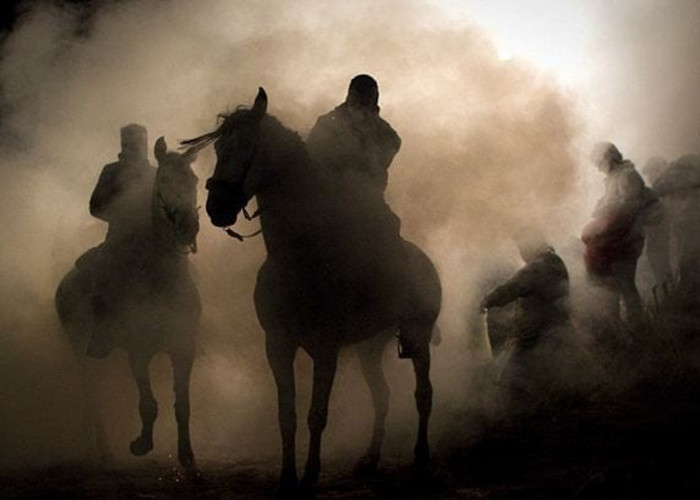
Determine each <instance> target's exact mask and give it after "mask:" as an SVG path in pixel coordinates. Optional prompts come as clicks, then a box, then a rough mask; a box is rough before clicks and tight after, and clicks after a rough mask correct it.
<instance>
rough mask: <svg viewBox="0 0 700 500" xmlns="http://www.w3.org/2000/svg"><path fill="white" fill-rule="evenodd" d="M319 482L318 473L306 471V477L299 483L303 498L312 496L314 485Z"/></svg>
mask: <svg viewBox="0 0 700 500" xmlns="http://www.w3.org/2000/svg"><path fill="white" fill-rule="evenodd" d="M317 482H318V474H313V473H311V474H309V473H305V474H304V477H302V478H301V482H300V483H299V490H298V491H299V493H300V496H301V497H302V498H312V497H313V491H314V486H316V483H317Z"/></svg>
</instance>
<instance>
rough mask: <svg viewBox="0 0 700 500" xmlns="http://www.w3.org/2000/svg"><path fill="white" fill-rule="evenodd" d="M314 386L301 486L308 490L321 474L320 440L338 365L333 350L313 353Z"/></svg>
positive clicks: (336, 354) (324, 426)
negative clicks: (306, 453) (307, 451)
mask: <svg viewBox="0 0 700 500" xmlns="http://www.w3.org/2000/svg"><path fill="white" fill-rule="evenodd" d="M313 360H314V383H313V384H314V385H313V392H312V396H311V408H309V417H308V425H309V453H308V455H307V457H306V467H305V468H304V477H303V478H302V480H301V484H302V486H303V487H305V488H310V487H312V486H313V485H315V484H316V482H317V481H318V475H319V473H320V472H321V438H322V436H323V431H324V429H325V428H326V422H327V421H328V400H329V399H330V396H331V389H332V388H333V379H334V378H335V370H336V366H337V363H338V351H337V350H336V349H335V348H332V347H331V348H329V349H326V350H322V351H321V352H318V353H314V356H313Z"/></svg>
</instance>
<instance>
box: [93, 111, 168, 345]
mask: <svg viewBox="0 0 700 500" xmlns="http://www.w3.org/2000/svg"><path fill="white" fill-rule="evenodd" d="M121 148H122V151H121V153H120V154H119V161H117V162H114V163H110V164H108V165H106V166H105V167H104V168H103V169H102V173H101V174H100V178H99V180H98V181H97V185H96V186H95V189H94V191H93V193H92V196H91V197H90V214H91V215H93V216H94V217H97V218H98V219H101V220H103V221H105V222H107V223H108V229H107V236H106V238H105V241H104V243H103V244H102V245H100V246H99V247H97V249H96V250H95V253H94V255H93V257H94V258H95V259H97V263H96V265H95V266H94V267H93V269H94V272H93V297H92V304H93V310H94V311H93V312H94V323H93V331H92V341H91V342H90V344H89V345H88V355H89V356H91V357H96V358H101V357H104V356H106V355H107V354H109V352H110V351H111V350H112V349H113V348H114V335H113V332H110V331H109V329H110V328H109V324H110V322H109V321H107V317H108V316H109V315H110V312H111V311H113V309H114V307H113V306H114V304H115V303H117V302H119V300H120V299H121V298H123V297H124V296H125V294H126V292H127V290H128V289H129V287H130V285H131V283H130V281H132V280H133V278H134V276H138V275H139V273H140V272H141V271H142V270H143V268H144V266H145V261H144V259H145V257H147V256H148V254H149V252H148V251H147V250H148V249H147V246H148V245H149V244H150V234H151V203H152V192H153V182H154V179H155V175H156V169H155V168H154V167H153V166H152V165H151V164H150V163H149V162H148V157H147V151H148V136H147V132H146V129H145V128H144V127H143V126H141V125H136V124H131V125H127V126H125V127H122V129H121ZM88 255H89V254H88Z"/></svg>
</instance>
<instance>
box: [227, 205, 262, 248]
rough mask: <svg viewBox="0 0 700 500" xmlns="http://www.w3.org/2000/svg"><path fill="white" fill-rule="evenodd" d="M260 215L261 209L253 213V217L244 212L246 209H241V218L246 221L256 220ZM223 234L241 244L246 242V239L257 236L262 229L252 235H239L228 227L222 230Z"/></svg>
mask: <svg viewBox="0 0 700 500" xmlns="http://www.w3.org/2000/svg"><path fill="white" fill-rule="evenodd" d="M261 213H262V209H261V208H258V209H257V210H256V211H255V212H253V215H250V214H249V213H248V210H246V208H245V207H243V216H244V217H245V218H246V220H253V219H256V218H258V217H260V214H261ZM224 232H225V233H226V234H228V235H229V236H230V237H231V238H234V239H236V240H238V241H241V242H242V241H244V240H247V239H248V238H253V237H255V236H257V235H259V234H260V233H262V228H260V229H258V230H257V231H255V232H253V233H250V234H241V233H237V232H236V231H234V230H233V229H231V226H229V227H225V228H224Z"/></svg>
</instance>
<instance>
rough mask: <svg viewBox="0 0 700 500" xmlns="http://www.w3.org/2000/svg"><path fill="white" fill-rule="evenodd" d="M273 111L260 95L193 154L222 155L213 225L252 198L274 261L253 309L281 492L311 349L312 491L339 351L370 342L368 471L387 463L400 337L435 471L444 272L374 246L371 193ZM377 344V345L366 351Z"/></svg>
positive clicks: (291, 462)
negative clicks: (393, 351)
mask: <svg viewBox="0 0 700 500" xmlns="http://www.w3.org/2000/svg"><path fill="white" fill-rule="evenodd" d="M266 111H267V96H266V94H265V92H264V90H263V89H262V88H261V89H260V91H259V93H258V96H257V98H256V100H255V105H254V106H253V108H252V109H238V110H237V111H235V112H234V113H232V114H229V115H227V116H224V120H223V122H222V123H221V125H220V127H219V128H218V129H217V130H216V131H214V132H211V133H209V134H206V135H203V136H201V137H198V138H195V139H191V140H189V141H184V142H183V145H186V146H190V145H191V146H193V147H204V146H205V145H206V144H209V143H211V142H214V144H215V149H216V156H217V164H216V169H215V171H214V175H213V176H212V177H211V178H210V179H209V180H208V181H207V189H208V190H209V195H208V199H207V213H208V214H209V217H210V218H211V221H212V223H213V224H214V225H215V226H219V227H226V226H230V225H232V224H234V223H235V220H236V217H237V214H238V213H239V212H240V211H241V210H242V209H243V208H244V207H245V205H246V204H247V202H248V201H249V200H250V199H251V198H252V197H253V196H256V197H257V201H258V206H259V207H261V210H260V223H261V226H262V233H263V237H264V239H265V245H266V249H267V253H268V255H267V259H266V261H265V263H264V264H263V265H262V267H261V269H260V271H259V273H258V279H257V284H256V288H255V297H254V298H255V306H256V310H257V314H258V319H259V321H260V324H261V325H262V327H263V329H264V330H265V333H266V353H267V359H268V362H269V365H270V368H271V369H272V372H273V374H274V377H275V382H276V384H277V389H278V409H279V424H280V431H281V435H282V448H283V464H282V475H281V479H280V482H281V486H282V487H283V488H287V487H294V486H295V485H296V484H297V473H296V463H295V434H296V423H297V418H296V411H295V382H294V358H295V354H296V351H297V349H298V348H299V347H301V348H303V349H304V350H306V351H307V352H308V353H309V355H310V356H311V358H312V359H313V362H314V375H313V393H312V402H311V408H310V410H309V416H308V425H309V430H310V442H309V450H308V456H307V462H306V468H305V471H304V477H303V479H302V485H304V486H312V485H313V484H315V483H316V482H317V480H318V475H319V471H320V449H321V435H322V433H323V430H324V428H325V426H326V420H327V414H328V400H329V397H330V393H331V387H332V385H333V378H334V375H335V372H336V363H337V358H338V351H339V349H340V347H341V346H343V345H345V344H349V343H354V342H359V341H363V340H367V342H364V343H363V344H362V345H363V347H361V348H360V349H359V351H358V352H359V355H360V359H361V363H362V367H363V373H364V376H365V378H366V380H367V383H368V385H369V387H370V390H371V393H372V400H373V404H374V409H375V424H374V431H373V435H372V440H371V443H370V446H369V449H368V451H367V453H366V454H365V456H364V457H363V459H362V460H361V461H360V463H359V464H358V465H360V466H364V467H373V466H375V465H376V463H377V462H378V460H379V456H380V447H381V441H382V438H383V435H384V421H385V417H386V414H387V409H388V396H389V392H388V388H387V385H386V382H385V380H384V374H383V372H382V368H381V360H382V352H383V350H384V347H385V346H386V345H387V343H388V339H389V338H390V337H388V336H387V335H380V334H382V333H386V332H396V331H397V330H398V331H399V332H400V335H401V337H402V344H404V345H405V346H406V347H407V349H408V350H409V351H410V352H411V357H412V361H413V364H414V368H415V374H416V392H415V396H416V404H417V407H418V414H419V417H420V418H419V426H418V439H417V442H416V445H415V449H414V452H415V460H416V463H417V464H418V465H421V466H423V465H426V464H427V462H428V458H429V451H428V418H429V415H430V411H431V406H432V386H431V383H430V378H429V370H430V350H429V347H430V339H431V335H432V331H433V327H434V323H435V320H436V318H437V316H438V313H439V310H440V302H441V288H440V281H439V279H438V275H437V272H436V269H435V267H434V266H433V264H432V263H431V262H430V260H429V259H428V257H427V256H426V255H425V254H424V253H423V252H422V251H421V250H420V249H418V248H417V247H416V246H415V245H412V244H411V243H408V242H405V241H403V240H400V239H399V238H398V237H396V236H394V237H393V239H392V238H389V239H386V238H385V239H384V240H381V238H380V240H381V241H384V242H385V243H388V242H392V241H393V242H394V243H393V245H394V246H395V247H400V251H398V252H395V253H394V254H393V255H394V257H396V258H394V259H387V258H385V257H386V255H387V253H386V252H383V249H382V248H379V247H378V245H377V243H376V241H375V240H374V237H373V236H376V235H378V234H379V232H372V231H374V230H373V229H372V228H373V227H375V226H376V224H375V222H376V220H374V219H377V217H376V215H377V214H376V212H377V207H376V206H374V207H367V208H366V210H365V209H363V208H362V207H361V206H360V207H359V208H358V206H359V205H361V204H362V203H361V201H362V199H363V193H361V192H354V193H353V192H344V193H343V192H342V189H343V187H342V185H341V184H340V183H338V182H334V181H333V180H332V179H331V178H330V177H329V176H328V174H325V173H324V171H323V169H321V168H319V167H318V166H317V165H315V164H314V162H313V161H312V160H311V158H310V156H309V154H308V153H307V150H306V148H305V145H304V142H303V141H302V140H301V138H300V137H299V136H298V134H296V133H294V132H292V131H291V130H289V129H287V128H285V127H284V126H283V125H282V124H281V123H280V122H279V121H278V120H277V119H275V118H274V117H272V116H270V115H267V114H266ZM352 200H354V201H355V202H358V203H359V205H353V204H352V203H350V201H352ZM363 210H364V211H363ZM358 214H359V216H358ZM365 216H366V217H365ZM377 241H379V240H377ZM373 242H374V243H373ZM388 246H391V244H388ZM392 260H393V261H394V262H391V261H392ZM397 260H398V261H400V264H401V265H396V264H397V262H396V261H397ZM372 337H374V338H375V339H376V340H368V339H372Z"/></svg>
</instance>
